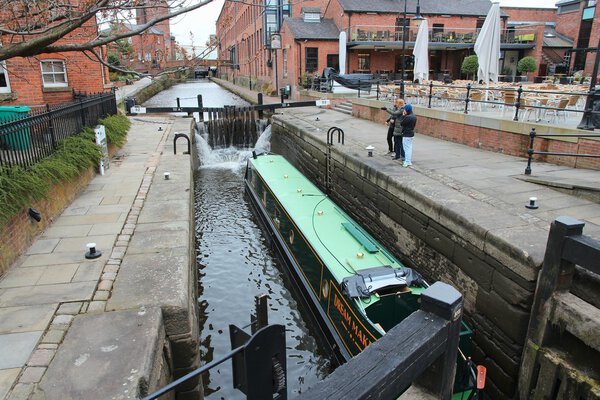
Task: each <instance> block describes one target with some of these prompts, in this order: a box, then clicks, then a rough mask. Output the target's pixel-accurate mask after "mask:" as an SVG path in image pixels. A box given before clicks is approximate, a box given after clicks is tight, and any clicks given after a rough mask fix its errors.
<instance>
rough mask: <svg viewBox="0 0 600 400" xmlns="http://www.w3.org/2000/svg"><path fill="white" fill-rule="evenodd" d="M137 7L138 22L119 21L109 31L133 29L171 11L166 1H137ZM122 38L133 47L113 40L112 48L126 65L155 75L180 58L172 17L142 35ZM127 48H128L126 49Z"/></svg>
mask: <svg viewBox="0 0 600 400" xmlns="http://www.w3.org/2000/svg"><path fill="white" fill-rule="evenodd" d="M137 6H138V8H137V9H136V16H135V24H134V23H130V22H119V23H115V24H113V25H112V26H111V29H110V30H109V32H114V31H117V32H124V33H126V32H131V31H134V30H137V29H140V28H142V27H143V26H144V25H146V24H148V23H150V22H151V21H152V20H154V19H155V18H158V17H161V16H163V15H166V14H168V13H169V5H168V3H167V1H166V0H140V1H137ZM122 40H126V41H127V43H128V45H129V46H123V45H122V44H121V45H120V44H118V43H111V44H110V45H109V48H110V49H111V51H113V52H115V53H117V54H118V56H119V59H120V63H121V65H122V66H123V67H125V68H128V69H132V70H134V71H137V72H141V73H149V74H155V73H158V72H160V71H162V70H163V69H164V68H165V67H167V66H170V65H171V64H172V62H173V61H175V60H177V55H176V52H177V46H176V43H175V39H174V37H173V36H171V27H170V24H169V20H168V19H166V20H164V21H160V22H157V23H156V24H154V25H153V26H151V27H150V28H148V29H147V30H145V31H144V32H142V33H140V34H137V35H133V36H130V37H128V38H126V39H122ZM124 47H128V48H127V49H124ZM124 50H126V51H124Z"/></svg>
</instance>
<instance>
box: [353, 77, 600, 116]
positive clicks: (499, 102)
mask: <svg viewBox="0 0 600 400" xmlns="http://www.w3.org/2000/svg"><path fill="white" fill-rule="evenodd" d="M382 82H383V81H382V80H373V84H374V85H376V97H377V99H378V100H382V99H395V98H397V97H401V98H405V99H406V98H407V97H408V98H410V99H412V100H411V101H413V103H416V104H421V105H423V106H426V107H427V108H444V109H446V110H453V111H461V112H464V113H465V114H468V113H469V112H471V111H474V109H475V107H478V111H494V110H496V111H501V113H502V116H506V115H507V114H508V115H509V116H512V119H513V121H519V120H520V119H521V120H522V119H523V118H524V117H528V118H527V120H529V119H530V118H531V117H532V116H533V117H535V118H534V120H535V121H536V122H539V121H541V120H542V117H548V114H549V113H550V117H551V119H552V120H555V121H558V120H559V118H561V117H562V118H563V119H565V120H566V116H567V115H568V113H578V114H580V115H583V114H584V113H588V114H598V113H599V112H598V111H593V110H592V109H585V104H586V99H587V96H590V95H593V92H592V93H590V92H589V91H565V90H558V89H547V90H546V89H544V90H535V89H528V88H527V86H526V85H525V86H523V85H519V86H518V87H514V86H513V87H510V86H506V87H486V86H485V85H482V84H481V85H480V84H471V83H469V84H467V85H451V84H441V83H433V82H430V83H428V84H419V83H413V82H405V81H397V82H395V85H394V86H392V85H384V84H383V83H382ZM359 97H360V94H359Z"/></svg>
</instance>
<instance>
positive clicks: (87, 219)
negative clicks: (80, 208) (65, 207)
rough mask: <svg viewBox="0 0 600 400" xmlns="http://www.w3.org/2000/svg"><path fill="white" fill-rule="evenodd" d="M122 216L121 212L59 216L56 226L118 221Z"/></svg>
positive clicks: (55, 222)
mask: <svg viewBox="0 0 600 400" xmlns="http://www.w3.org/2000/svg"><path fill="white" fill-rule="evenodd" d="M119 218H121V213H108V214H98V215H66V216H64V217H63V216H61V217H59V218H58V219H57V220H56V221H54V225H55V226H69V225H90V224H100V223H107V222H117V221H119Z"/></svg>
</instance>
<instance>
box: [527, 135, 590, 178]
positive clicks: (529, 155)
mask: <svg viewBox="0 0 600 400" xmlns="http://www.w3.org/2000/svg"><path fill="white" fill-rule="evenodd" d="M537 136H539V137H575V138H600V134H594V133H573V134H567V133H543V134H539V133H536V131H535V128H533V129H532V130H531V132H530V133H529V137H530V138H531V139H530V140H529V149H527V167H525V175H531V160H532V159H533V155H534V154H539V155H546V156H564V157H589V158H600V154H583V153H560V152H553V151H535V150H534V141H535V138H536V137H537Z"/></svg>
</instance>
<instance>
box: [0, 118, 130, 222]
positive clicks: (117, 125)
mask: <svg viewBox="0 0 600 400" xmlns="http://www.w3.org/2000/svg"><path fill="white" fill-rule="evenodd" d="M100 123H101V124H103V125H105V126H106V135H107V137H108V141H109V142H111V143H114V144H115V145H117V146H118V147H120V146H122V145H123V143H125V137H126V135H127V131H128V129H129V127H130V125H131V122H130V121H129V119H127V117H126V116H124V115H121V114H119V115H114V116H110V117H107V118H104V119H103V120H100ZM101 156H102V154H101V152H100V149H99V147H98V146H96V142H95V135H94V130H93V129H91V128H85V129H84V130H83V132H81V133H79V134H78V135H74V136H71V137H68V138H66V139H64V140H62V141H61V142H60V143H59V144H58V148H57V150H56V151H55V152H54V153H53V154H52V155H51V156H49V157H46V158H44V159H43V160H41V161H40V162H39V163H37V164H35V165H33V166H32V167H29V168H23V167H20V166H12V167H3V168H1V169H0V225H3V224H5V223H6V222H7V221H9V220H10V219H11V218H12V217H13V216H15V215H16V214H17V213H19V212H20V211H21V210H22V209H23V208H25V207H28V206H30V205H31V203H32V202H34V201H36V200H40V199H42V198H44V197H45V196H46V194H47V193H48V191H49V190H50V188H51V187H52V186H53V185H55V184H57V183H59V182H62V181H65V180H70V179H74V178H76V177H77V176H79V175H80V174H81V173H82V172H83V171H85V170H87V169H88V168H90V167H92V166H94V165H98V163H99V162H100V158H101Z"/></svg>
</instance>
